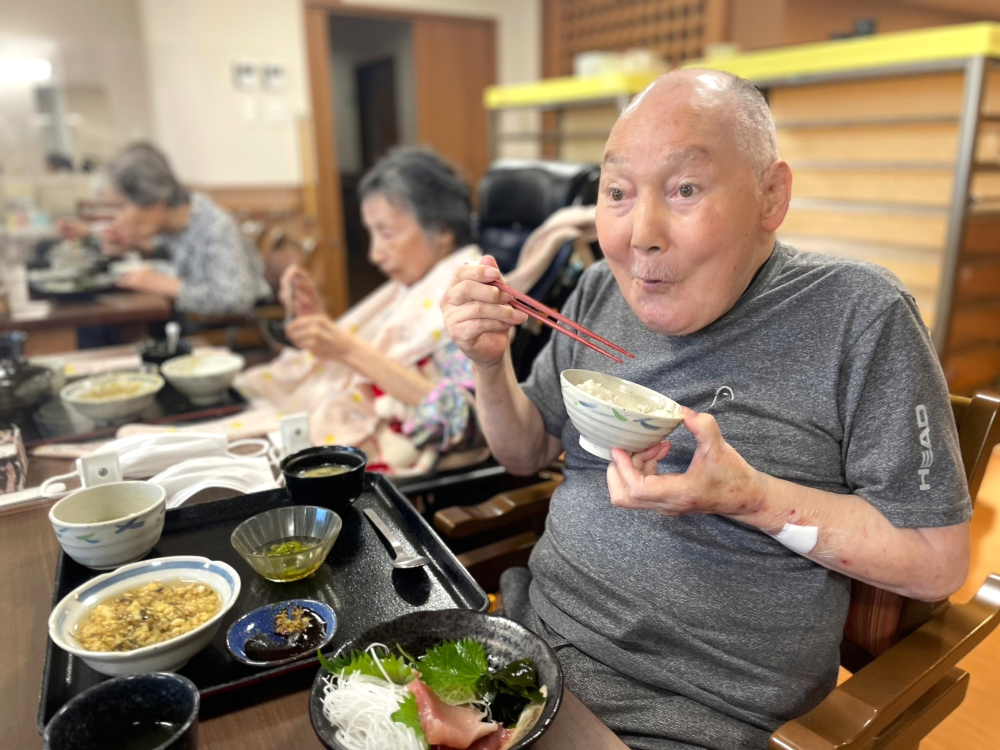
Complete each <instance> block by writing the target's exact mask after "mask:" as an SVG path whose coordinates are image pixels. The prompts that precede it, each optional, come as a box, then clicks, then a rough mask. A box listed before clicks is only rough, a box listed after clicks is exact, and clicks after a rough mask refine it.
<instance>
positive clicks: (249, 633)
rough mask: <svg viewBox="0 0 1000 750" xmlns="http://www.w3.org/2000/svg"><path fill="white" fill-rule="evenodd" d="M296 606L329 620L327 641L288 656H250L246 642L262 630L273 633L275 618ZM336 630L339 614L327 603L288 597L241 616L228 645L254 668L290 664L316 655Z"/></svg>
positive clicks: (229, 635) (245, 662) (229, 634)
mask: <svg viewBox="0 0 1000 750" xmlns="http://www.w3.org/2000/svg"><path fill="white" fill-rule="evenodd" d="M294 606H299V607H303V608H304V609H311V610H312V611H313V612H315V613H316V614H317V615H319V616H320V617H321V618H322V619H323V621H324V622H325V623H326V634H325V635H324V636H323V640H322V641H320V643H319V645H318V646H317V647H316V649H315V650H314V649H312V648H310V649H309V650H308V651H303V652H302V653H301V654H299V655H297V656H293V657H291V658H288V659H277V660H273V661H254V660H253V659H251V658H249V657H248V656H247V655H246V651H245V650H244V647H245V646H246V642H247V641H248V640H250V638H252V637H253V636H255V635H257V634H258V633H261V632H264V633H268V634H270V633H273V632H274V618H275V617H277V616H278V613H279V612H281V611H282V610H284V609H287V608H288V607H294ZM336 632H337V613H336V612H334V611H333V609H332V608H331V607H330V606H329V605H327V604H324V603H323V602H318V601H315V600H314V599H288V600H286V601H283V602H276V603H274V604H268V605H266V606H263V607H258V608H257V609H255V610H252V611H250V612H247V613H246V614H245V615H243V616H242V617H241V618H240V619H238V620H237V621H236V622H234V623H233V624H232V626H230V628H229V632H228V633H226V647H227V648H228V649H229V653H231V654H232V655H233V657H234V658H235V659H236V661H238V662H240V663H241V664H248V665H249V666H251V667H275V666H278V665H280V664H288V663H290V662H293V661H297V660H298V659H303V658H307V657H309V656H312V655H313V653H315V651H316V650H319V649H321V648H323V647H324V646H325V645H326V644H328V643H329V642H330V640H331V639H332V638H333V636H334V634H335V633H336Z"/></svg>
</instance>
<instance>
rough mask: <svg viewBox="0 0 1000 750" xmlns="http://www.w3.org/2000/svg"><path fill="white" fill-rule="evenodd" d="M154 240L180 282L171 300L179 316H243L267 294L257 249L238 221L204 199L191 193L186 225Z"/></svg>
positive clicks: (261, 261) (210, 200)
mask: <svg viewBox="0 0 1000 750" xmlns="http://www.w3.org/2000/svg"><path fill="white" fill-rule="evenodd" d="M157 240H158V245H159V246H160V247H162V248H163V249H164V250H166V252H167V255H168V256H169V258H170V263H171V265H172V266H173V267H174V270H175V272H176V273H177V276H178V277H179V278H180V279H181V290H180V294H179V295H178V296H177V299H176V301H175V302H174V306H175V307H176V308H177V309H178V310H180V311H181V312H189V313H199V314H202V315H218V314H236V313H247V312H250V311H251V310H253V308H254V303H256V302H257V300H260V299H264V298H265V297H268V296H269V295H270V293H271V289H270V287H269V286H268V284H267V281H265V280H264V261H263V260H262V259H261V257H260V253H259V252H257V248H255V247H253V245H251V244H250V242H249V240H247V238H246V237H244V236H243V232H241V231H240V228H239V226H237V224H236V220H235V219H234V218H233V217H232V216H230V215H229V214H228V213H226V212H225V211H223V210H222V209H221V208H219V207H218V206H217V205H216V204H215V203H214V202H213V201H212V199H211V198H209V197H208V196H207V195H204V194H202V193H194V194H192V196H191V218H190V220H189V221H188V223H187V226H186V227H184V228H183V229H182V230H181V231H180V232H177V233H176V234H162V235H159V237H158V238H157Z"/></svg>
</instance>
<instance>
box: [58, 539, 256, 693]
mask: <svg viewBox="0 0 1000 750" xmlns="http://www.w3.org/2000/svg"><path fill="white" fill-rule="evenodd" d="M177 581H181V582H183V583H204V584H206V585H208V586H211V587H212V588H213V589H215V592H216V593H217V594H218V595H219V598H220V599H221V600H222V608H221V609H220V610H219V612H218V613H217V614H216V615H215V616H214V617H213V618H212V619H211V620H209V621H208V622H206V623H204V624H202V625H199V626H198V627H196V628H195V629H194V630H191V631H189V632H187V633H185V634H184V635H179V636H177V637H176V638H171V639H170V640H169V641H163V642H162V643H154V644H153V645H152V646H144V647H143V648H137V649H135V650H133V651H87V650H86V649H83V648H81V647H80V645H79V643H78V642H77V640H76V638H75V637H74V633H75V632H76V628H77V626H78V625H79V624H80V622H81V621H82V620H83V619H84V618H85V617H86V616H87V615H88V614H89V613H90V611H91V609H92V608H93V607H94V606H96V605H97V604H99V603H100V602H102V601H104V600H106V599H111V598H114V597H116V596H119V595H121V594H123V593H124V592H126V591H128V590H130V589H134V588H138V587H140V586H145V585H146V584H148V583H153V582H159V583H175V582H177ZM239 595H240V576H239V574H238V573H237V572H236V571H235V570H233V569H232V568H231V567H230V566H229V565H226V563H224V562H219V561H218V560H209V559H208V558H207V557H193V556H186V555H185V556H177V557H160V558H157V559H155V560H143V561H142V562H137V563H133V564H131V565H125V566H123V567H121V568H118V570H115V571H112V572H110V573H105V574H104V575H99V576H97V577H96V578H92V579H90V580H89V581H87V582H86V583H85V584H83V585H82V586H79V587H78V588H76V589H75V590H74V591H72V592H71V593H70V594H68V595H67V596H66V597H65V598H64V599H63V600H62V601H61V602H59V603H58V604H57V605H56V606H55V607H54V608H53V609H52V614H51V615H50V616H49V637H50V638H51V639H52V642H53V643H54V644H56V645H57V646H58V647H59V648H61V649H63V650H64V651H66V652H68V653H71V654H73V655H74V656H76V657H79V658H80V659H83V661H84V663H85V664H87V665H88V666H90V667H91V668H93V669H95V670H97V671H98V672H100V673H101V674H106V675H112V676H115V677H117V676H119V675H126V674H141V673H143V672H172V671H174V670H177V669H180V668H181V667H182V666H184V665H185V664H186V663H187V662H188V660H189V659H190V658H191V657H192V656H194V655H195V654H197V653H198V652H199V651H201V650H202V649H203V648H205V646H207V645H208V643H209V641H211V640H212V638H213V637H214V636H215V634H216V632H218V630H219V626H220V625H221V624H222V619H223V618H224V617H225V616H226V613H227V612H228V611H229V610H230V609H231V608H232V606H233V604H235V603H236V599H237V597H239Z"/></svg>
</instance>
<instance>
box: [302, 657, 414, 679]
mask: <svg viewBox="0 0 1000 750" xmlns="http://www.w3.org/2000/svg"><path fill="white" fill-rule="evenodd" d="M378 661H379V663H378V664H376V663H375V657H374V656H372V655H371V654H370V653H368V652H367V651H358V650H354V651H352V652H351V653H350V654H344V655H343V656H341V657H338V658H336V659H333V660H332V661H331V660H329V659H326V658H325V657H324V656H323V655H322V654H320V655H319V663H320V664H322V665H323V668H324V669H325V670H326V671H327V672H329V673H330V674H333V675H337V676H338V677H339V676H340V675H341V674H345V675H349V674H353V673H354V672H360V673H361V674H366V675H369V676H370V677H379V678H381V679H383V680H384V679H385V678H386V675H388V677H389V679H390V680H391V681H392V682H394V683H396V684H397V685H405V684H406V683H408V682H409V681H410V680H412V679H413V670H412V669H411V668H410V666H409V665H408V664H407V663H406V662H405V661H403V659H402V658H400V657H398V656H396V655H395V654H392V653H389V654H386V655H385V656H382V655H380V656H379V657H378ZM379 665H381V667H382V668H381V669H379ZM383 671H384V672H385V674H383Z"/></svg>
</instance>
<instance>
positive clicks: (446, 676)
mask: <svg viewBox="0 0 1000 750" xmlns="http://www.w3.org/2000/svg"><path fill="white" fill-rule="evenodd" d="M418 669H419V670H420V678H421V679H422V680H423V681H424V684H426V685H427V687H429V688H430V689H431V690H433V691H434V692H435V693H437V695H438V697H439V698H440V699H441V700H442V701H444V702H445V703H450V704H452V705H454V704H457V703H467V702H468V701H471V700H476V699H477V698H478V697H479V695H478V692H477V690H476V685H477V684H478V682H479V678H480V677H482V676H483V675H484V674H486V673H487V672H489V670H490V664H489V661H488V660H487V659H486V649H485V648H483V644H481V643H479V642H478V641H474V640H472V639H471V638H463V639H461V640H458V641H444V642H443V643H442V644H441V645H440V646H435V647H434V648H432V649H431V650H430V651H428V652H427V653H426V654H424V655H423V656H422V657H421V658H420V664H419V667H418Z"/></svg>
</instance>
